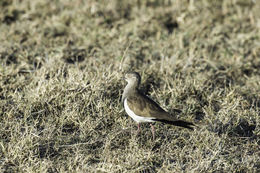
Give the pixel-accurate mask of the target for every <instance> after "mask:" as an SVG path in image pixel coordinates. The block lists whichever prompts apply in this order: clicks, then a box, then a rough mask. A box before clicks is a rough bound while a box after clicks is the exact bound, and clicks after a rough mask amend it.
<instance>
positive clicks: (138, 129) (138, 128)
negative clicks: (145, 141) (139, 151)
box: [137, 123, 141, 134]
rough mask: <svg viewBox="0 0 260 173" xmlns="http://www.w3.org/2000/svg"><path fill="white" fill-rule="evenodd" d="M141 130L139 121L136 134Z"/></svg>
mask: <svg viewBox="0 0 260 173" xmlns="http://www.w3.org/2000/svg"><path fill="white" fill-rule="evenodd" d="M139 132H141V128H140V123H138V124H137V134H138V133H139Z"/></svg>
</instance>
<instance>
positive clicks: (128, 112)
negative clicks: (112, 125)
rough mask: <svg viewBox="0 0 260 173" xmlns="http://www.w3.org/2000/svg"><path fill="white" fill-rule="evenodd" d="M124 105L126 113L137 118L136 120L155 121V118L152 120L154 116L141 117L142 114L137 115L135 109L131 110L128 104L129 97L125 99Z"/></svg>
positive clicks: (139, 121) (134, 118)
mask: <svg viewBox="0 0 260 173" xmlns="http://www.w3.org/2000/svg"><path fill="white" fill-rule="evenodd" d="M124 107H125V111H126V113H127V114H128V115H129V116H130V117H131V118H133V120H135V121H136V122H138V123H141V122H154V120H152V119H154V118H152V117H141V116H138V115H136V114H135V113H134V112H133V111H131V110H130V108H129V107H128V105H127V98H126V99H125V101H124Z"/></svg>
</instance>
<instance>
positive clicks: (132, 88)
mask: <svg viewBox="0 0 260 173" xmlns="http://www.w3.org/2000/svg"><path fill="white" fill-rule="evenodd" d="M135 92H138V84H136V83H128V84H127V85H126V87H125V89H124V92H123V96H122V102H123V101H124V100H125V98H127V97H128V96H129V95H131V94H133V93H135Z"/></svg>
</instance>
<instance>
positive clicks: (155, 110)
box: [127, 93, 175, 121]
mask: <svg viewBox="0 0 260 173" xmlns="http://www.w3.org/2000/svg"><path fill="white" fill-rule="evenodd" d="M127 105H128V106H129V108H130V109H131V110H132V111H133V112H134V113H135V114H136V115H138V116H142V117H150V118H155V119H165V120H169V121H174V120H175V119H174V117H172V116H171V115H170V114H169V113H167V112H166V111H165V110H163V109H162V108H161V107H160V106H159V105H158V104H157V103H156V102H154V101H153V100H152V99H150V98H149V97H147V96H145V95H143V94H141V93H136V94H133V95H131V96H129V97H127Z"/></svg>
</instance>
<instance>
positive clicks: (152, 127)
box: [150, 124, 155, 140]
mask: <svg viewBox="0 0 260 173" xmlns="http://www.w3.org/2000/svg"><path fill="white" fill-rule="evenodd" d="M150 126H151V131H152V134H153V140H154V139H155V138H154V136H155V135H154V126H153V124H150Z"/></svg>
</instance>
